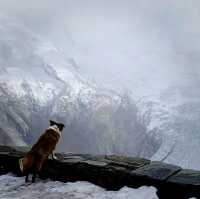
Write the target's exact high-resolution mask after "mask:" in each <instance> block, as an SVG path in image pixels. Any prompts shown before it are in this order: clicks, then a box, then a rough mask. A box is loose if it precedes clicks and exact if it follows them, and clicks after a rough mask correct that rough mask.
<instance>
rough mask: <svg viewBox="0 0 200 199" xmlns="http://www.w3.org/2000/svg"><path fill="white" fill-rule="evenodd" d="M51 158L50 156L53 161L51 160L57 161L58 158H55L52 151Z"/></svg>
mask: <svg viewBox="0 0 200 199" xmlns="http://www.w3.org/2000/svg"><path fill="white" fill-rule="evenodd" d="M51 156H52V159H53V160H57V159H58V158H57V157H56V155H55V153H54V151H52V153H51Z"/></svg>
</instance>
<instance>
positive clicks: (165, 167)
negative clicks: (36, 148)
mask: <svg viewBox="0 0 200 199" xmlns="http://www.w3.org/2000/svg"><path fill="white" fill-rule="evenodd" d="M26 151H27V149H26V148H22V147H17V148H11V147H6V146H0V174H5V173H8V172H13V173H15V174H16V175H21V173H20V170H19V166H18V159H19V158H21V157H23V156H24V154H25V153H26ZM57 156H58V157H59V160H51V159H49V160H47V161H46V162H45V164H44V166H43V169H42V172H41V175H40V177H41V178H42V179H46V178H50V179H51V180H58V181H63V182H68V181H71V182H73V181H81V180H83V181H89V182H92V183H94V184H96V185H99V186H102V187H104V188H106V189H108V190H118V189H120V188H121V187H123V186H129V187H133V188H137V187H140V186H144V185H146V186H154V187H156V188H157V190H158V191H157V195H158V197H159V198H161V199H187V198H190V197H196V198H200V171H193V170H187V169H182V168H181V167H178V166H175V165H170V164H166V163H163V162H155V161H152V162H151V161H150V160H147V159H143V158H134V157H125V156H116V155H109V156H107V155H90V154H57Z"/></svg>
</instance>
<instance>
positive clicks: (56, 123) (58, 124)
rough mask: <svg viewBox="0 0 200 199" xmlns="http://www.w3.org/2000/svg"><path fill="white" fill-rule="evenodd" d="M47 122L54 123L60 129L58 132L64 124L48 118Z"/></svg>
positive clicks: (51, 124) (52, 124)
mask: <svg viewBox="0 0 200 199" xmlns="http://www.w3.org/2000/svg"><path fill="white" fill-rule="evenodd" d="M49 122H50V126H54V125H56V126H57V127H58V129H59V130H60V132H61V131H62V130H63V129H64V128H65V125H64V124H63V123H58V122H55V121H53V120H49Z"/></svg>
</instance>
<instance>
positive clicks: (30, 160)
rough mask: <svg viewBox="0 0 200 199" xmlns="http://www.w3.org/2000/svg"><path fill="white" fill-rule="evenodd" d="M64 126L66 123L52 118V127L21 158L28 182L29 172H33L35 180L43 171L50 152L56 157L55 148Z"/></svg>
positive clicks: (53, 157)
mask: <svg viewBox="0 0 200 199" xmlns="http://www.w3.org/2000/svg"><path fill="white" fill-rule="evenodd" d="M64 127H65V125H64V124H62V123H57V122H55V121H52V120H50V127H49V128H47V129H46V130H45V132H44V133H43V134H42V135H41V136H40V138H39V139H38V141H37V142H36V143H35V144H34V145H33V146H32V148H31V150H30V151H29V152H28V153H27V154H26V155H25V157H24V158H21V159H20V160H19V167H20V170H21V172H22V173H23V174H25V175H26V179H25V181H26V182H28V176H29V174H33V176H32V182H35V178H36V175H37V174H38V173H39V172H40V171H41V169H42V165H43V163H44V161H45V160H46V159H48V156H49V155H50V154H51V155H52V159H55V156H54V149H55V147H56V144H57V143H58V141H59V139H60V136H61V131H62V130H63V128H64Z"/></svg>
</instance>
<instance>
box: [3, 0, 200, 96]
mask: <svg viewBox="0 0 200 199" xmlns="http://www.w3.org/2000/svg"><path fill="white" fill-rule="evenodd" d="M0 10H1V12H2V13H6V14H8V15H9V16H12V17H17V18H19V19H20V20H21V21H22V22H23V23H25V24H26V25H27V26H29V28H30V29H31V30H33V31H34V32H35V33H37V34H38V35H39V36H41V37H42V38H44V39H46V40H47V41H48V40H49V41H51V42H53V43H54V45H55V46H57V48H59V49H61V50H62V51H63V53H64V54H67V56H71V57H73V58H74V60H75V61H76V63H77V64H78V66H79V67H80V70H81V71H82V72H84V73H85V74H86V75H88V76H89V77H90V78H91V79H94V80H95V81H97V82H98V83H99V84H101V85H103V86H106V87H110V88H114V89H117V90H123V89H130V90H132V91H133V92H135V93H137V94H138V95H149V94H155V93H159V92H160V91H161V90H162V89H165V88H168V87H169V86H172V85H174V84H176V85H179V84H181V85H182V84H196V83H198V82H199V74H200V69H199V67H198V62H199V51H200V46H199V45H198V44H199V41H200V27H199V20H200V14H199V13H200V12H199V11H200V3H199V1H197V0H191V1H186V0H177V1H173V0H169V1H164V0H163V1H160V0H153V1H147V0H134V1H130V0H125V1H113V0H110V1H97V0H95V1H89V0H87V1H81V0H76V1H70V0H59V1H52V0H49V1H47V0H43V1H39V0H36V1H26V0H21V1H20V3H19V1H17V0H1V2H0ZM191 74H193V77H192V78H189V76H191ZM158 82H159V83H158Z"/></svg>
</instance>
